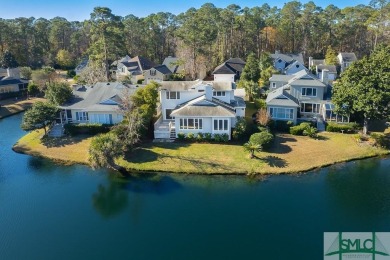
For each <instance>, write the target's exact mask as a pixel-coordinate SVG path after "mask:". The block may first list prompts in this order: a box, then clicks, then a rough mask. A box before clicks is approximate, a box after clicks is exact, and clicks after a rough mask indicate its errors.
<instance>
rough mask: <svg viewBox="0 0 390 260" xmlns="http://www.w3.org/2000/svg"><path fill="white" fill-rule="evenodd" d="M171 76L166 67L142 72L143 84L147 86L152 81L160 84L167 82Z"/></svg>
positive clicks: (160, 66) (156, 67) (161, 66)
mask: <svg viewBox="0 0 390 260" xmlns="http://www.w3.org/2000/svg"><path fill="white" fill-rule="evenodd" d="M171 74H172V71H171V70H170V69H169V68H168V67H167V66H166V65H159V66H155V67H153V68H151V69H149V70H145V71H144V77H145V84H148V83H150V82H152V81H155V82H162V81H166V80H169V76H170V75H171Z"/></svg>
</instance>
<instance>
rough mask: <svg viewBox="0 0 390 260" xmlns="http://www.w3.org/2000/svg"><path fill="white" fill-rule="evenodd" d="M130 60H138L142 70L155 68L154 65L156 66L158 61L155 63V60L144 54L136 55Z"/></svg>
mask: <svg viewBox="0 0 390 260" xmlns="http://www.w3.org/2000/svg"><path fill="white" fill-rule="evenodd" d="M129 62H137V63H138V66H139V68H140V70H141V71H144V70H149V69H151V68H153V67H154V66H156V63H154V62H153V61H151V60H149V59H147V58H145V57H143V56H136V57H134V58H132V59H130V60H129Z"/></svg>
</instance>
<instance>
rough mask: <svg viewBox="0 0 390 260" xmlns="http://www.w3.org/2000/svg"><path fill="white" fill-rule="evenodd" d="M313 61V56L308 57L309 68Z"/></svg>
mask: <svg viewBox="0 0 390 260" xmlns="http://www.w3.org/2000/svg"><path fill="white" fill-rule="evenodd" d="M312 62H313V57H309V69H310V67H311V66H313V64H311V63H312Z"/></svg>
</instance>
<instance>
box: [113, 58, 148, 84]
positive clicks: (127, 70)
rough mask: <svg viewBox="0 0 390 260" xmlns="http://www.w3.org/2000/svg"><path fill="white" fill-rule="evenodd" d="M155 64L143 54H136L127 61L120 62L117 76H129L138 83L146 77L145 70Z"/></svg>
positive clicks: (118, 77)
mask: <svg viewBox="0 0 390 260" xmlns="http://www.w3.org/2000/svg"><path fill="white" fill-rule="evenodd" d="M127 57H128V56H127ZM155 66H156V64H155V63H154V62H152V61H150V60H149V59H147V58H145V57H142V56H136V57H134V58H131V59H129V60H127V61H120V62H118V64H117V70H116V76H117V79H120V78H122V77H127V76H129V77H130V78H131V80H132V82H134V83H137V81H138V80H140V79H144V75H143V73H144V71H146V70H149V69H151V68H153V67H155Z"/></svg>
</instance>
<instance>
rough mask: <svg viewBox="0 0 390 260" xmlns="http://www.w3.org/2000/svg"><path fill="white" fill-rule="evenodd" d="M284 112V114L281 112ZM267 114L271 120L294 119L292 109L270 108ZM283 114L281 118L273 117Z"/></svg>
mask: <svg viewBox="0 0 390 260" xmlns="http://www.w3.org/2000/svg"><path fill="white" fill-rule="evenodd" d="M283 110H284V113H283V112H281V111H283ZM269 114H270V116H271V118H273V119H288V120H293V119H294V109H293V108H285V107H270V108H269ZM280 114H284V116H283V117H277V116H275V115H280Z"/></svg>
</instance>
